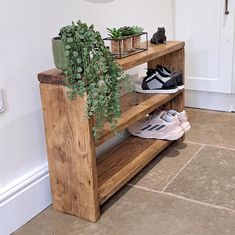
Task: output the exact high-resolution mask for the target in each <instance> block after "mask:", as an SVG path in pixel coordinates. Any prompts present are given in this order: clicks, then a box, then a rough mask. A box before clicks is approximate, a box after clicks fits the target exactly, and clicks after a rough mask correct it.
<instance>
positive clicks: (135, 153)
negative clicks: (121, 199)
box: [97, 136, 171, 204]
mask: <svg viewBox="0 0 235 235" xmlns="http://www.w3.org/2000/svg"><path fill="white" fill-rule="evenodd" d="M170 143H171V142H170V141H164V140H148V139H142V138H138V137H132V136H131V137H129V138H128V139H126V140H124V141H123V142H122V143H120V144H119V145H118V146H116V147H115V148H114V149H112V150H111V151H110V152H108V153H107V154H105V155H104V156H103V157H102V158H101V160H100V161H99V163H98V165H97V172H98V191H99V200H100V204H102V203H104V202H105V201H106V200H107V199H108V198H109V197H111V196H112V195H113V194H114V193H115V192H116V191H117V190H119V189H120V188H121V187H122V186H123V185H125V184H126V183H127V182H128V181H129V180H130V179H131V178H132V177H133V176H134V175H135V174H136V173H138V172H139V171H140V170H141V169H143V168H144V167H145V166H146V165H147V164H148V163H149V162H150V161H151V160H152V159H153V158H155V157H156V155H157V154H158V153H160V152H161V151H162V150H163V149H165V148H166V147H167V146H168V145H169V144H170Z"/></svg>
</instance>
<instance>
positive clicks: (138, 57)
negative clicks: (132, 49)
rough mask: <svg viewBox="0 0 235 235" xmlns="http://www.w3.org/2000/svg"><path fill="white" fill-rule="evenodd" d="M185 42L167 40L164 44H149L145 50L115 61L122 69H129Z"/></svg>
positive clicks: (175, 49) (180, 47) (168, 51)
mask: <svg viewBox="0 0 235 235" xmlns="http://www.w3.org/2000/svg"><path fill="white" fill-rule="evenodd" d="M184 45H185V43H184V42H181V41H168V42H167V43H166V44H158V45H155V44H151V43H149V48H148V50H147V51H144V52H141V53H139V54H135V55H133V56H129V57H126V58H123V59H118V60H117V62H118V63H119V64H120V65H121V67H122V69H123V70H127V69H131V68H133V67H135V66H137V65H140V64H143V63H146V62H149V61H152V60H155V59H157V58H159V57H162V56H164V55H168V54H170V53H172V52H175V51H177V50H180V49H182V48H183V47H184Z"/></svg>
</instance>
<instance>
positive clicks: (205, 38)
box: [175, 0, 235, 93]
mask: <svg viewBox="0 0 235 235" xmlns="http://www.w3.org/2000/svg"><path fill="white" fill-rule="evenodd" d="M226 3H228V11H229V14H226V13H225V11H226ZM234 9H235V0H175V38H176V39H177V40H184V41H185V42H186V88H187V89H190V90H199V91H209V92H220V93H231V92H232V89H233V88H232V76H233V75H232V72H233V44H234Z"/></svg>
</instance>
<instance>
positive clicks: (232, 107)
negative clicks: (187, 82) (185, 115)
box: [185, 90, 235, 112]
mask: <svg viewBox="0 0 235 235" xmlns="http://www.w3.org/2000/svg"><path fill="white" fill-rule="evenodd" d="M185 100H186V106H187V107H193V108H201V109H211V110H218V111H225V112H235V95H230V94H222V93H213V92H203V91H193V90H186V99H185Z"/></svg>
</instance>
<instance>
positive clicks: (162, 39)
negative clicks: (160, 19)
mask: <svg viewBox="0 0 235 235" xmlns="http://www.w3.org/2000/svg"><path fill="white" fill-rule="evenodd" d="M151 43H153V44H160V43H163V44H166V30H165V28H164V27H158V31H157V32H156V33H155V34H154V35H153V37H152V39H151Z"/></svg>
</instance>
